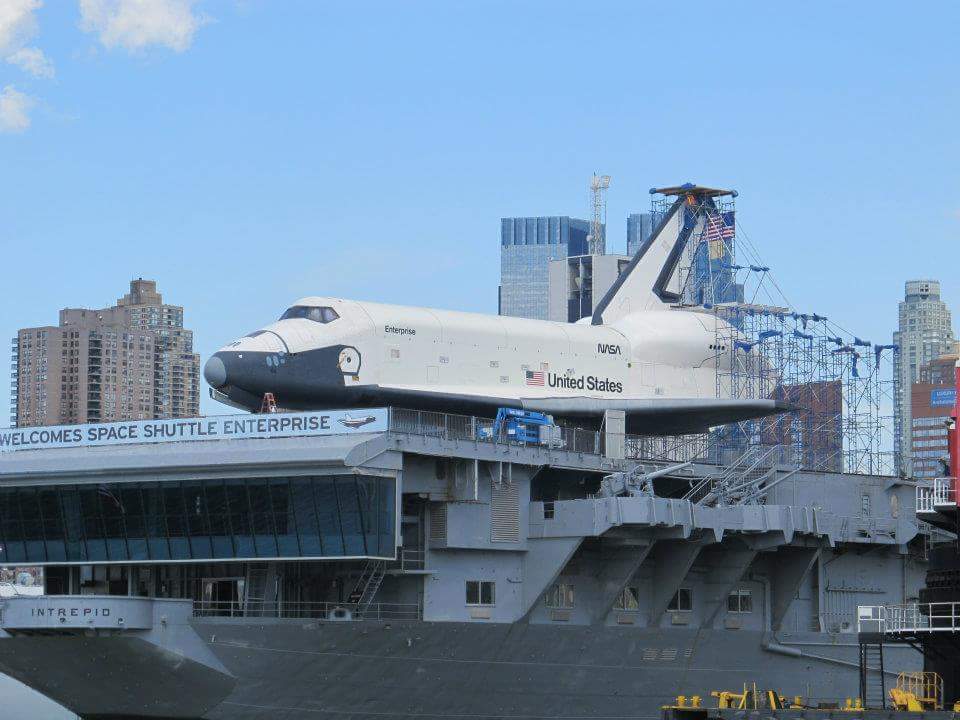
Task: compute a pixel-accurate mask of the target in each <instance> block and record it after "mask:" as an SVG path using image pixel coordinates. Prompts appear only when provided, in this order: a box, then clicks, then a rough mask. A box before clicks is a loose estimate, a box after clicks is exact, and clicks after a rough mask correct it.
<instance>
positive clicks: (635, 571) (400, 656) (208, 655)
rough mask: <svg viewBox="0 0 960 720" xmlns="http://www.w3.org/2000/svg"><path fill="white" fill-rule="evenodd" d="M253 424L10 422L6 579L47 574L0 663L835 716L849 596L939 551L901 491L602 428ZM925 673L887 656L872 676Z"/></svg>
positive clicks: (353, 704) (204, 680)
mask: <svg viewBox="0 0 960 720" xmlns="http://www.w3.org/2000/svg"><path fill="white" fill-rule="evenodd" d="M248 417H249V416H248ZM255 417H257V420H256V422H254V423H247V424H246V425H244V426H243V427H242V428H241V427H237V426H235V424H231V422H232V421H230V419H229V418H227V419H223V418H205V419H201V420H196V421H191V422H185V421H157V422H155V423H126V424H120V425H117V426H90V427H84V426H80V430H81V431H82V432H81V433H79V434H78V436H77V442H75V443H73V444H71V442H68V440H69V438H66V439H65V438H64V437H61V436H58V435H56V434H55V433H54V434H52V435H51V434H49V433H48V435H47V436H46V437H45V438H41V437H40V436H39V435H36V436H33V435H32V434H31V433H32V432H34V431H32V430H30V429H24V430H19V431H4V432H5V433H7V434H8V435H9V437H6V439H5V440H4V442H5V443H6V444H7V445H8V449H12V448H10V447H9V445H10V444H13V445H15V446H16V447H17V448H19V449H18V450H17V451H11V452H4V453H0V542H2V546H0V548H2V551H0V564H4V565H18V564H19V565H42V566H44V569H45V573H44V576H45V591H46V594H45V595H44V596H42V597H8V598H5V599H4V600H2V605H0V629H2V630H0V671H2V672H3V673H6V674H8V675H9V676H11V677H13V678H16V679H17V680H19V681H20V682H22V683H24V684H26V685H28V686H30V687H32V688H34V689H36V690H37V691H39V692H40V693H42V694H43V695H45V696H47V697H49V698H52V699H53V700H55V701H57V702H58V703H61V704H62V705H63V706H65V707H66V708H68V709H70V710H71V711H73V712H75V713H77V714H78V715H79V716H80V717H82V718H88V719H93V718H194V719H198V718H205V719H209V720H213V719H219V718H230V720H240V719H243V720H255V719H257V720H259V719H261V718H270V719H271V720H278V719H280V718H310V717H317V718H324V717H330V718H356V719H357V720H361V719H364V720H366V719H369V718H413V717H428V718H454V717H456V718H465V717H468V718H491V719H492V718H503V719H507V718H527V719H529V718H567V719H572V718H653V717H658V716H659V707H660V705H661V704H664V703H669V702H671V701H673V700H674V698H675V697H676V696H677V695H687V696H690V695H696V694H699V695H701V696H709V693H710V691H711V690H716V689H725V688H732V689H736V688H739V687H742V685H743V683H744V682H756V683H757V684H758V686H761V687H764V688H776V689H777V690H779V691H780V692H783V693H786V694H789V695H802V696H804V697H805V698H806V699H807V701H808V702H809V703H811V704H816V703H818V702H828V701H832V702H836V701H837V699H838V698H843V697H850V696H856V695H857V691H858V687H859V682H860V678H859V672H858V642H857V622H856V608H857V606H860V605H871V606H878V605H887V604H899V603H908V602H911V601H914V600H915V599H916V598H917V594H918V590H919V588H920V587H921V586H922V584H923V578H924V573H925V571H926V560H925V548H926V546H927V541H928V539H929V537H930V534H931V533H933V532H936V531H935V529H934V528H932V527H930V526H927V525H924V524H923V523H918V521H917V519H916V516H915V512H914V502H915V500H914V497H915V483H912V482H911V481H908V480H903V479H899V478H896V477H890V476H871V475H856V474H840V473H830V472H811V471H804V470H801V471H798V470H796V469H793V468H790V467H788V466H786V465H781V464H780V460H781V457H780V456H779V455H777V456H775V455H774V454H773V453H771V452H769V450H767V449H764V448H763V447H756V448H751V449H748V450H747V451H746V452H745V453H743V454H741V455H738V456H735V457H728V458H723V462H721V461H720V459H719V458H718V459H716V460H715V461H714V462H712V463H706V462H701V461H697V462H686V461H685V458H684V457H683V451H682V450H678V449H677V447H671V448H668V447H667V445H668V444H669V443H670V442H672V440H671V439H670V438H642V437H636V436H631V435H628V434H626V433H625V432H623V425H622V424H618V423H617V422H616V420H617V418H616V416H615V415H611V416H610V417H609V418H608V419H607V422H606V424H605V426H604V429H603V431H602V432H598V431H593V430H582V429H575V428H568V427H557V428H554V432H553V434H552V435H551V438H550V441H549V442H543V443H540V442H538V443H531V442H523V441H518V440H517V439H516V438H510V437H507V436H505V435H504V434H503V433H500V432H495V431H494V428H492V427H491V425H490V423H491V421H490V420H484V419H480V418H476V417H470V416H462V415H450V414H443V413H435V412H426V411H410V410H402V409H393V408H376V409H372V410H371V409H366V410H363V411H362V412H358V411H344V412H333V411H329V412H312V413H295V414H289V415H268V416H255ZM295 419H296V420H298V422H296V423H294V422H293V421H294V420H295ZM284 420H285V421H286V422H284ZM177 423H179V425H177ZM621 423H622V418H621ZM147 425H152V426H153V427H152V428H151V429H150V431H149V437H147V434H148V433H147V431H146V430H145V427H146V426H147ZM171 426H175V427H176V429H175V430H173V431H171V430H169V428H170V427H171ZM105 428H106V429H105ZM227 428H233V429H234V431H235V432H232V431H228V430H227ZM14 435H15V436H16V439H14ZM668 451H669V452H668ZM695 455H696V453H695V452H693V451H691V457H694V456H695ZM921 664H922V659H921V657H920V655H919V654H918V653H916V652H915V651H914V650H913V649H911V648H910V647H908V646H902V647H894V648H890V649H888V650H887V653H886V658H885V672H887V673H896V672H898V671H905V670H915V669H919V668H920V666H921ZM871 672H877V670H875V669H873V670H871Z"/></svg>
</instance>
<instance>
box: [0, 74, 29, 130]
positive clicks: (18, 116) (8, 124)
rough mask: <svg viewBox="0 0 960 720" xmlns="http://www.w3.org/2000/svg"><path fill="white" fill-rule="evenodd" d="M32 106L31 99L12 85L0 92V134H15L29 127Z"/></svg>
mask: <svg viewBox="0 0 960 720" xmlns="http://www.w3.org/2000/svg"><path fill="white" fill-rule="evenodd" d="M33 106H34V100H33V98H32V97H30V96H29V95H26V94H24V93H22V92H20V91H19V90H17V89H16V88H15V87H13V85H7V86H6V87H5V88H4V89H3V90H0V132H10V133H17V132H23V131H24V130H26V129H27V128H28V127H30V110H31V109H32V108H33Z"/></svg>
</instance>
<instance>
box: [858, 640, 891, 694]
mask: <svg viewBox="0 0 960 720" xmlns="http://www.w3.org/2000/svg"><path fill="white" fill-rule="evenodd" d="M871 673H873V674H874V675H873V676H872V677H871ZM876 673H879V679H878V678H877V676H876ZM860 698H861V700H863V706H864V707H865V708H871V709H874V710H876V709H881V710H885V709H886V707H887V687H886V679H885V677H884V672H883V641H882V640H877V641H876V642H861V643H860Z"/></svg>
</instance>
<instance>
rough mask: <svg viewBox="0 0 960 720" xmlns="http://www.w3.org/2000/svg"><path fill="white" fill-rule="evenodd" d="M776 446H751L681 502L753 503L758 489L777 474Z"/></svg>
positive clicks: (702, 503) (712, 503)
mask: <svg viewBox="0 0 960 720" xmlns="http://www.w3.org/2000/svg"><path fill="white" fill-rule="evenodd" d="M779 453H780V447H779V446H778V445H773V446H765V445H753V446H751V447H750V448H748V449H747V451H746V452H745V453H743V455H741V456H740V457H738V458H737V459H736V460H735V461H733V462H732V463H731V464H730V465H727V466H726V467H725V468H723V470H722V471H721V472H720V473H718V474H717V475H714V476H712V477H709V478H705V479H704V480H702V481H701V482H699V483H697V484H695V485H694V486H693V487H691V488H690V490H689V491H688V492H687V494H686V495H684V496H683V499H684V500H689V501H690V502H692V503H696V504H697V505H717V504H720V505H741V504H744V503H749V502H750V501H754V502H756V500H757V498H759V497H760V496H761V495H762V492H761V487H762V486H763V484H764V483H766V482H768V481H769V480H771V479H772V478H773V477H774V476H775V475H776V472H777V465H776V460H777V457H778V456H779Z"/></svg>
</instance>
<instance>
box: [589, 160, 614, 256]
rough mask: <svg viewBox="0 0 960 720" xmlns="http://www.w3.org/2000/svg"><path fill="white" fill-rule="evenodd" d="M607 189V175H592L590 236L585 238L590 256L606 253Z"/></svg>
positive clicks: (608, 178)
mask: <svg viewBox="0 0 960 720" xmlns="http://www.w3.org/2000/svg"><path fill="white" fill-rule="evenodd" d="M609 187H610V176H609V175H597V174H596V173H594V174H593V177H592V178H590V199H591V202H592V204H593V218H592V219H591V220H590V235H589V236H588V237H587V252H588V253H589V254H590V255H604V254H606V252H607V230H606V227H607V188H609Z"/></svg>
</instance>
